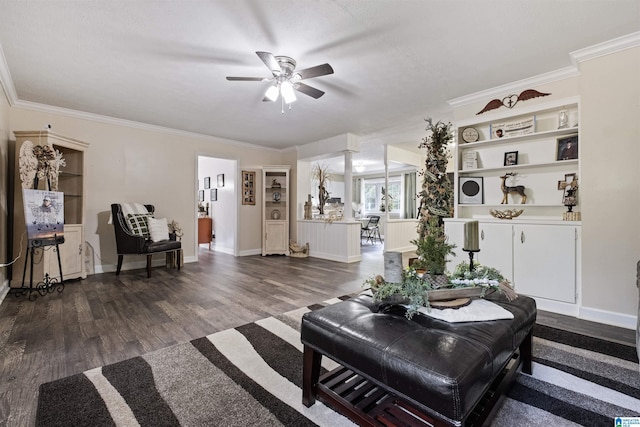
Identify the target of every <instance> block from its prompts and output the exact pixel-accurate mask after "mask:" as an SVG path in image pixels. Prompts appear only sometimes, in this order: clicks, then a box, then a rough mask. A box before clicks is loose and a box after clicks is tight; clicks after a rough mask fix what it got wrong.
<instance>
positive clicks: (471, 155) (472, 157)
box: [462, 151, 478, 170]
mask: <svg viewBox="0 0 640 427" xmlns="http://www.w3.org/2000/svg"><path fill="white" fill-rule="evenodd" d="M470 169H478V152H477V151H464V152H463V153H462V170H470Z"/></svg>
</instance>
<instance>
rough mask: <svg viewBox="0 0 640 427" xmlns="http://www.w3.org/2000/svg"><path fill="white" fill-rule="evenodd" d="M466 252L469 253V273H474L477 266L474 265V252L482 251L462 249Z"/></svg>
mask: <svg viewBox="0 0 640 427" xmlns="http://www.w3.org/2000/svg"><path fill="white" fill-rule="evenodd" d="M462 250H463V251H465V252H469V271H473V270H474V268H475V266H474V265H473V254H474V252H480V249H462Z"/></svg>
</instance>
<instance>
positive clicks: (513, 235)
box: [445, 219, 580, 304]
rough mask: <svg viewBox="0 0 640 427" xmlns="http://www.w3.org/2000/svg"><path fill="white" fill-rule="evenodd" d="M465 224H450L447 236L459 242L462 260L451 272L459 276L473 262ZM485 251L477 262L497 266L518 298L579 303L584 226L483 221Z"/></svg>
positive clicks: (455, 259)
mask: <svg viewBox="0 0 640 427" xmlns="http://www.w3.org/2000/svg"><path fill="white" fill-rule="evenodd" d="M464 223H465V220H462V219H445V234H446V235H447V237H448V238H449V242H451V243H455V244H456V246H457V248H456V253H457V255H456V257H453V258H451V259H450V261H449V264H448V266H447V269H448V270H449V271H453V269H454V268H455V266H456V265H457V264H459V263H460V262H462V261H468V259H469V257H468V254H467V253H466V252H463V251H462V250H461V248H462V246H463V245H464ZM478 228H479V232H480V252H477V253H475V254H474V259H475V260H477V261H478V262H479V263H480V264H483V265H486V266H489V267H495V268H497V269H498V270H500V272H501V273H502V275H503V276H505V277H506V278H507V279H509V280H510V281H511V282H512V283H513V284H514V285H515V289H516V291H517V292H518V293H521V294H524V295H529V296H532V297H538V298H545V299H548V300H553V301H560V302H565V303H571V304H574V303H575V302H576V295H577V287H578V279H577V277H578V276H577V272H578V271H579V263H580V258H579V250H578V249H579V238H580V225H578V224H576V223H570V222H561V221H557V222H556V223H553V222H545V223H539V224H536V223H526V222H519V221H509V222H498V221H497V220H486V221H479V227H478Z"/></svg>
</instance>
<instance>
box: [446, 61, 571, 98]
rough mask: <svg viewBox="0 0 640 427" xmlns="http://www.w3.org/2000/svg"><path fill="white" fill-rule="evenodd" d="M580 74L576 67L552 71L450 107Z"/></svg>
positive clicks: (484, 91)
mask: <svg viewBox="0 0 640 427" xmlns="http://www.w3.org/2000/svg"><path fill="white" fill-rule="evenodd" d="M579 74H580V71H579V70H578V68H577V67H575V66H569V67H565V68H561V69H559V70H555V71H551V72H548V73H544V74H539V75H537V76H534V77H529V78H526V79H522V80H518V81H515V82H512V83H507V84H504V85H501V86H496V87H492V88H491V89H487V90H483V91H480V92H476V93H472V94H470V95H465V96H461V97H459V98H454V99H451V100H449V101H447V102H448V103H449V105H450V106H451V107H452V108H458V107H462V106H464V105H469V104H473V103H476V102H478V101H482V100H486V99H487V98H502V97H503V96H504V94H505V93H513V92H518V91H520V90H522V89H524V88H530V87H535V86H539V85H543V84H547V83H552V82H557V81H559V80H564V79H568V78H570V77H575V76H577V75H579Z"/></svg>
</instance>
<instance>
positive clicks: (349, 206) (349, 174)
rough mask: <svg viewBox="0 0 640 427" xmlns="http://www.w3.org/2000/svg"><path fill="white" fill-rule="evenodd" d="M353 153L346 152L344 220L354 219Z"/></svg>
mask: <svg viewBox="0 0 640 427" xmlns="http://www.w3.org/2000/svg"><path fill="white" fill-rule="evenodd" d="M352 201H353V152H352V151H348V150H347V151H345V152H344V209H343V211H342V219H343V220H346V221H351V220H352V219H353V203H352Z"/></svg>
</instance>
